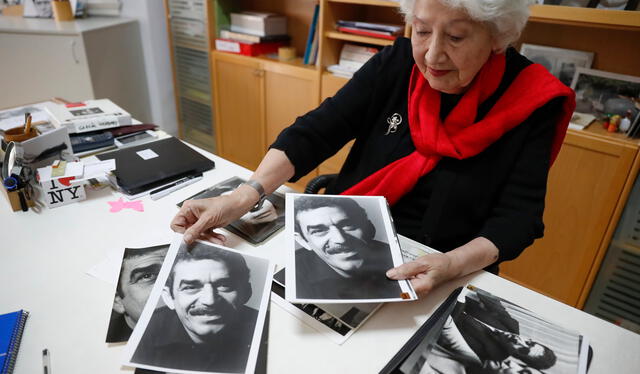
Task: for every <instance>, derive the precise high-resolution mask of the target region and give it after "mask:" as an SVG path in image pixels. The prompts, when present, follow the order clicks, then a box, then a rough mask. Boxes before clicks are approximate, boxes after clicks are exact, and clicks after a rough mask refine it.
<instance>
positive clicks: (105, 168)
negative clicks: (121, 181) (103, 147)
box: [73, 159, 116, 183]
mask: <svg viewBox="0 0 640 374" xmlns="http://www.w3.org/2000/svg"><path fill="white" fill-rule="evenodd" d="M115 169H116V160H115V159H109V160H104V161H98V162H93V163H90V164H85V165H84V173H83V174H82V176H81V177H80V178H78V179H75V180H74V181H73V183H79V182H84V181H86V180H89V179H91V178H99V177H103V176H104V175H105V174H106V173H108V172H110V171H112V170H115Z"/></svg>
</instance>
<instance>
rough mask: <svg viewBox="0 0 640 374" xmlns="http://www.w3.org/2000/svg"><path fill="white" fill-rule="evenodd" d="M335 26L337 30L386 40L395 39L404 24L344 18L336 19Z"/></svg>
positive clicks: (400, 32)
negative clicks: (347, 19)
mask: <svg viewBox="0 0 640 374" xmlns="http://www.w3.org/2000/svg"><path fill="white" fill-rule="evenodd" d="M336 28H337V29H338V31H340V32H345V33H348V34H356V35H363V36H370V37H373V38H381V39H388V40H395V39H396V38H397V37H398V36H400V35H401V34H402V32H403V30H404V26H402V25H392V24H386V23H372V22H357V21H345V20H338V22H337V23H336Z"/></svg>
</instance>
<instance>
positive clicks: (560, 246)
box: [500, 131, 636, 307]
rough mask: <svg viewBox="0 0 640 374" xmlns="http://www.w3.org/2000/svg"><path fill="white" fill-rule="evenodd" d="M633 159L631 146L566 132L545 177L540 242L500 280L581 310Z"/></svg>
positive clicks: (511, 264) (503, 269)
mask: <svg viewBox="0 0 640 374" xmlns="http://www.w3.org/2000/svg"><path fill="white" fill-rule="evenodd" d="M635 154H636V149H635V147H634V146H632V145H630V144H626V143H624V142H613V141H606V140H602V139H598V138H595V137H590V136H588V135H586V134H584V135H583V134H577V133H575V132H572V131H570V132H569V133H568V134H567V138H566V139H565V142H564V145H563V147H562V150H561V151H560V155H559V157H558V159H557V160H556V162H555V164H554V165H553V167H552V168H551V171H550V174H549V182H548V190H547V198H546V208H545V213H544V223H545V226H546V228H545V233H544V238H542V239H539V240H537V241H536V242H535V243H534V244H533V245H532V246H531V247H530V248H528V249H526V250H525V251H524V253H522V255H521V256H520V257H518V258H517V259H516V260H514V261H511V262H506V263H504V264H503V265H501V274H500V275H502V276H504V277H505V278H508V279H510V280H513V281H515V282H517V283H520V284H522V285H524V286H526V287H528V288H531V289H533V290H536V291H538V292H541V293H543V294H546V295H548V296H550V297H553V298H555V299H557V300H560V301H562V302H564V303H566V304H569V305H572V306H576V307H581V306H582V305H581V304H582V301H581V297H580V296H581V293H583V292H588V288H589V287H590V284H589V282H588V277H589V273H590V272H591V271H592V269H593V268H595V269H596V270H597V267H598V266H599V261H600V260H601V257H602V256H601V253H600V252H602V251H604V250H605V249H606V247H607V243H604V241H606V240H607V239H606V234H607V232H608V227H609V226H610V225H612V224H613V223H612V222H613V221H615V217H614V211H615V209H616V205H617V204H619V203H620V202H619V199H621V194H622V192H623V188H624V186H625V183H626V182H627V177H628V175H629V172H630V169H631V166H632V163H633V159H634V157H635ZM609 231H610V230H609ZM582 299H583V298H582Z"/></svg>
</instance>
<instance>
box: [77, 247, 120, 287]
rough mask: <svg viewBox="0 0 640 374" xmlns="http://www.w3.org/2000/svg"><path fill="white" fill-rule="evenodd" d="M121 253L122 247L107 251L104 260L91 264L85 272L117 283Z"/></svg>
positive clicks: (111, 282)
mask: <svg viewBox="0 0 640 374" xmlns="http://www.w3.org/2000/svg"><path fill="white" fill-rule="evenodd" d="M123 253H124V248H121V249H117V250H113V251H111V252H109V254H108V255H107V257H106V258H105V259H104V260H102V261H101V262H100V263H98V264H96V265H93V266H92V267H91V268H90V269H89V270H87V271H86V273H87V274H89V275H91V276H92V277H95V278H98V279H100V280H101V281H104V282H107V283H109V284H112V285H114V286H115V285H116V284H117V283H118V276H119V275H120V266H121V265H122V255H123Z"/></svg>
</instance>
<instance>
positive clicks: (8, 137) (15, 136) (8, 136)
mask: <svg viewBox="0 0 640 374" xmlns="http://www.w3.org/2000/svg"><path fill="white" fill-rule="evenodd" d="M36 136H38V132H37V131H36V130H35V129H34V128H33V127H32V128H31V129H30V130H29V132H28V133H25V132H24V126H20V127H14V128H12V129H9V130H7V131H5V132H4V141H5V142H7V143H9V142H23V141H25V140H28V139H31V138H35V137H36Z"/></svg>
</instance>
